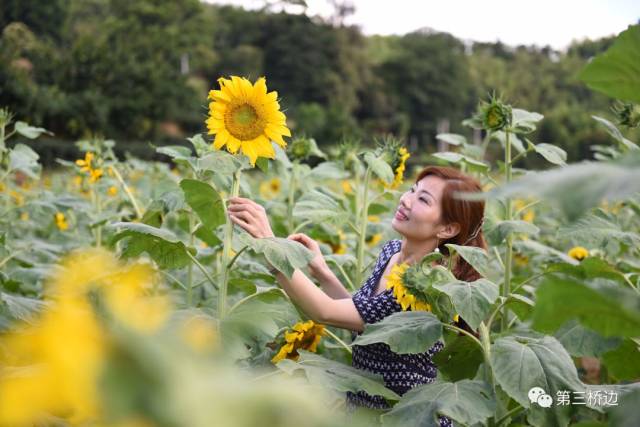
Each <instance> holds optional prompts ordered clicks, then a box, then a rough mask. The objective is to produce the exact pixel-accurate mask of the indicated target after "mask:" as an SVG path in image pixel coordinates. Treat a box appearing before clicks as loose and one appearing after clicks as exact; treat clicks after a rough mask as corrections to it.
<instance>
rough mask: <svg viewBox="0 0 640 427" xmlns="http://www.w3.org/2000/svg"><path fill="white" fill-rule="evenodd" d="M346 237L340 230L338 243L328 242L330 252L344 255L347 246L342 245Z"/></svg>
mask: <svg viewBox="0 0 640 427" xmlns="http://www.w3.org/2000/svg"><path fill="white" fill-rule="evenodd" d="M346 238H347V236H345V234H344V232H343V231H342V230H339V231H338V243H333V242H329V246H331V251H332V252H333V253H334V254H336V255H344V254H346V253H347V244H346V243H344V241H345V240H346Z"/></svg>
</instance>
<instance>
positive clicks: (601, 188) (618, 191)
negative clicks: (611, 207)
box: [465, 151, 640, 220]
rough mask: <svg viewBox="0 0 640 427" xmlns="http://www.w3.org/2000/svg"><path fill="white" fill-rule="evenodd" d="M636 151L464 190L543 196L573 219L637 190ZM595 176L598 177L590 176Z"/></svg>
mask: <svg viewBox="0 0 640 427" xmlns="http://www.w3.org/2000/svg"><path fill="white" fill-rule="evenodd" d="M635 153H637V151H633V152H630V153H629V154H627V155H626V156H625V157H623V158H620V159H619V160H616V161H615V162H582V163H577V164H572V165H567V166H564V167H560V168H556V169H551V170H548V171H543V172H531V173H528V174H527V175H526V176H524V177H522V178H520V179H517V180H515V181H513V182H511V183H510V184H506V185H503V186H500V187H497V188H494V189H491V190H490V191H488V192H486V193H482V194H467V195H465V198H467V199H470V200H473V199H482V198H489V199H493V198H504V197H519V198H522V197H527V196H530V197H533V198H536V199H546V200H549V201H550V202H552V203H553V204H555V205H557V206H559V207H560V208H561V209H562V211H563V212H564V213H565V214H566V215H567V216H568V217H569V219H570V220H576V219H577V218H578V217H580V216H582V215H583V214H585V212H587V211H588V210H589V209H590V208H592V207H594V206H598V205H599V204H600V203H601V202H602V201H603V200H608V201H618V200H624V199H626V198H628V197H630V196H632V195H634V194H635V193H637V192H638V191H640V167H639V166H640V154H635ZM594 176H597V177H598V179H593V177H594ZM586 183H588V185H586Z"/></svg>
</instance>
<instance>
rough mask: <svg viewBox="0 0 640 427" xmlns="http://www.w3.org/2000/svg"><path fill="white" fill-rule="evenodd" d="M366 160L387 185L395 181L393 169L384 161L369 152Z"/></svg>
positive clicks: (365, 157) (365, 156) (366, 154)
mask: <svg viewBox="0 0 640 427" xmlns="http://www.w3.org/2000/svg"><path fill="white" fill-rule="evenodd" d="M364 160H365V162H367V165H369V167H370V168H371V171H372V172H373V173H374V174H375V175H376V176H377V177H378V178H380V179H381V180H383V181H384V182H386V183H387V184H390V183H391V182H392V181H393V170H392V169H391V166H389V164H388V163H387V162H385V161H384V159H382V158H381V157H376V156H375V155H374V154H373V153H371V152H367V153H365V155H364Z"/></svg>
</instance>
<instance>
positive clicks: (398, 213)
mask: <svg viewBox="0 0 640 427" xmlns="http://www.w3.org/2000/svg"><path fill="white" fill-rule="evenodd" d="M395 219H397V220H398V221H406V220H408V219H409V216H408V215H407V214H406V213H405V210H404V209H402V208H398V210H397V211H396V215H395Z"/></svg>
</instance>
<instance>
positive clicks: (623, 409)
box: [609, 388, 640, 427]
mask: <svg viewBox="0 0 640 427" xmlns="http://www.w3.org/2000/svg"><path fill="white" fill-rule="evenodd" d="M638 408H640V388H638V389H635V390H633V391H631V392H630V393H627V394H625V395H624V396H622V398H621V399H620V400H619V401H618V405H617V406H614V407H612V408H611V411H610V416H609V425H610V426H616V427H636V426H637V425H638Z"/></svg>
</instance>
